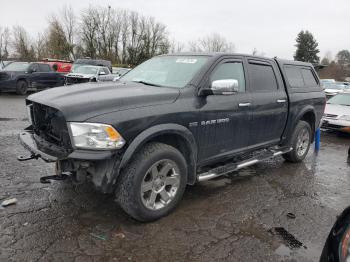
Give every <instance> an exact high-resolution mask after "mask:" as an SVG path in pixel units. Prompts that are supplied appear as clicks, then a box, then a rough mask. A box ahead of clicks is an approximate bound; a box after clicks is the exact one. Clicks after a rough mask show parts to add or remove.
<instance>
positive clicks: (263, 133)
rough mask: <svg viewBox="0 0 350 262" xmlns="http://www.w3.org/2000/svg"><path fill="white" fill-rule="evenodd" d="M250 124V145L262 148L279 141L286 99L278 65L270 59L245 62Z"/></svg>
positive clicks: (283, 121) (285, 111)
mask: <svg viewBox="0 0 350 262" xmlns="http://www.w3.org/2000/svg"><path fill="white" fill-rule="evenodd" d="M248 71H249V80H250V85H249V92H250V94H251V99H252V104H251V110H252V121H251V136H250V146H254V147H255V146H264V145H267V144H270V143H275V142H278V141H279V140H280V139H281V136H282V134H283V130H284V127H285V124H286V121H287V115H288V100H287V94H286V91H285V89H284V85H283V82H282V79H281V77H280V75H279V71H278V68H277V65H276V64H275V63H273V62H271V61H269V60H255V59H248Z"/></svg>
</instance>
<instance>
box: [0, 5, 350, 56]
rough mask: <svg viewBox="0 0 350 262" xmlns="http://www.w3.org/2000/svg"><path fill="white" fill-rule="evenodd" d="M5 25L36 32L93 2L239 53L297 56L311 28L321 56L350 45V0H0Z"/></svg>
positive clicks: (185, 38) (182, 38)
mask: <svg viewBox="0 0 350 262" xmlns="http://www.w3.org/2000/svg"><path fill="white" fill-rule="evenodd" d="M0 3H1V4H0V26H10V27H12V26H13V25H22V26H24V27H25V28H26V29H27V30H28V32H29V33H30V34H31V35H33V36H35V35H36V34H37V32H39V31H42V30H43V29H44V28H45V27H46V20H47V17H48V16H49V15H50V14H51V13H53V12H55V11H57V10H58V9H59V8H61V7H62V6H63V5H65V4H66V5H71V6H72V7H73V9H74V10H75V11H76V12H77V13H78V12H79V11H80V10H82V9H84V8H86V7H88V6H89V4H93V5H100V6H108V5H111V6H112V7H115V8H126V9H130V10H134V11H138V12H139V13H141V14H144V15H148V16H153V17H155V18H156V19H157V20H158V21H160V22H162V23H164V24H166V25H167V28H168V30H169V33H170V35H171V37H172V38H174V39H175V40H177V41H181V42H185V43H186V42H188V41H189V40H191V39H196V38H198V37H201V36H204V35H206V34H210V33H213V32H216V33H219V34H221V35H223V36H224V37H226V38H227V39H228V40H229V41H231V42H233V43H234V44H235V47H236V52H240V53H251V52H252V50H253V49H254V48H257V50H258V51H259V52H264V53H265V55H266V56H268V57H273V56H278V57H281V58H287V59H292V58H293V54H294V51H295V47H294V44H295V38H296V35H297V34H298V32H299V31H300V30H303V29H304V30H309V31H310V32H312V33H313V35H314V37H315V38H316V40H317V41H318V43H319V49H320V51H321V53H320V55H321V57H323V55H324V54H325V53H326V52H327V51H331V53H332V55H333V56H334V55H335V54H336V53H337V52H338V51H339V50H342V49H349V50H350V0H332V1H329V0H318V1H311V0H242V1H237V0H211V1H210V0H122V1H121V0H95V1H94V0H90V1H89V0H88V1H82V0H81V1H79V0H25V1H23V0H10V1H8V0H0Z"/></svg>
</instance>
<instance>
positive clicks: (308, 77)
mask: <svg viewBox="0 0 350 262" xmlns="http://www.w3.org/2000/svg"><path fill="white" fill-rule="evenodd" d="M301 73H302V75H303V78H304V82H305V86H306V87H317V86H318V84H317V81H316V79H315V76H314V74H313V73H312V71H311V69H307V68H302V69H301Z"/></svg>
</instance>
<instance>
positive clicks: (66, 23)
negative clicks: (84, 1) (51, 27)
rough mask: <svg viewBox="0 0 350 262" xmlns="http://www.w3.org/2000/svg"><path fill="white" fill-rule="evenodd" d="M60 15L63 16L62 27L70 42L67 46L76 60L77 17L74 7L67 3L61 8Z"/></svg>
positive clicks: (71, 56) (72, 57)
mask: <svg viewBox="0 0 350 262" xmlns="http://www.w3.org/2000/svg"><path fill="white" fill-rule="evenodd" d="M59 17H60V18H61V27H62V30H63V32H64V34H65V37H66V41H67V43H68V45H67V48H68V49H69V54H70V58H71V59H72V60H74V59H75V56H76V52H75V48H76V46H77V43H76V41H77V37H76V30H77V18H76V16H75V13H74V11H73V9H72V7H71V6H67V5H65V6H64V7H63V8H62V9H61V10H60V12H59Z"/></svg>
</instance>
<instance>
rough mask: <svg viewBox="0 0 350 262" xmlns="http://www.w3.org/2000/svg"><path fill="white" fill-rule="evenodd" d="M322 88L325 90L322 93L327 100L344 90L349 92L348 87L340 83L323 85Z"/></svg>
mask: <svg viewBox="0 0 350 262" xmlns="http://www.w3.org/2000/svg"><path fill="white" fill-rule="evenodd" d="M323 87H324V88H325V90H324V91H325V93H326V96H327V98H330V97H332V96H335V95H337V94H340V93H343V92H344V91H346V90H349V86H347V85H345V84H343V83H340V82H334V83H331V82H329V83H324V84H323Z"/></svg>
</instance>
